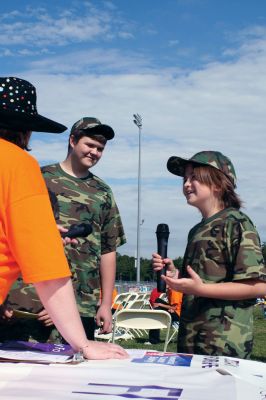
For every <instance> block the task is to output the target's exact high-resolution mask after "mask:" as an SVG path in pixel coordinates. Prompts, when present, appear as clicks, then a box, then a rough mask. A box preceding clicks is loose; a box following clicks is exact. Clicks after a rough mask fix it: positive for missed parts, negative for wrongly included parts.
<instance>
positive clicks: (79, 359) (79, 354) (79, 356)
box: [73, 344, 90, 362]
mask: <svg viewBox="0 0 266 400" xmlns="http://www.w3.org/2000/svg"><path fill="white" fill-rule="evenodd" d="M89 346H90V345H89V344H86V346H83V347H80V349H79V351H78V352H77V353H75V354H74V355H73V361H74V362H82V361H85V360H86V358H85V357H84V352H83V350H84V349H85V348H86V347H89Z"/></svg>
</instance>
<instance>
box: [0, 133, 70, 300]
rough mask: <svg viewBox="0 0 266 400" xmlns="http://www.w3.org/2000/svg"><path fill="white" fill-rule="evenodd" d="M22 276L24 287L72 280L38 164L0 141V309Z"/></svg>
mask: <svg viewBox="0 0 266 400" xmlns="http://www.w3.org/2000/svg"><path fill="white" fill-rule="evenodd" d="M20 274H21V275H22V278H23V280H24V281H25V282H27V283H29V282H31V283H34V282H40V281H44V280H49V279H56V278H63V277H67V276H70V275H71V273H70V270H69V266H68V263H67V260H66V257H65V254H64V249H63V246H62V240H61V238H60V234H59V232H58V229H57V227H56V223H55V219H54V216H53V212H52V209H51V205H50V200H49V196H48V192H47V189H46V185H45V182H44V180H43V178H42V175H41V172H40V167H39V165H38V163H37V161H36V160H35V159H34V158H33V157H31V156H30V155H29V154H27V153H26V152H25V151H24V150H22V149H20V148H19V147H18V146H16V145H14V144H12V143H9V142H8V141H6V140H3V139H0V304H2V303H3V301H4V300H5V297H6V296H7V293H8V291H9V289H10V286H11V285H12V284H13V282H14V281H15V280H16V279H17V278H18V276H19V275H20Z"/></svg>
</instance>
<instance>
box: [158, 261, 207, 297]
mask: <svg viewBox="0 0 266 400" xmlns="http://www.w3.org/2000/svg"><path fill="white" fill-rule="evenodd" d="M187 272H188V274H189V275H190V278H180V279H176V278H170V277H168V276H164V275H163V276H162V279H163V280H164V281H165V282H166V284H167V285H169V286H170V288H171V289H173V290H175V291H177V292H182V293H186V294H193V295H195V296H202V295H203V289H204V283H203V282H202V280H201V278H200V277H199V275H198V274H197V273H196V272H195V271H193V269H192V268H191V267H190V266H189V265H188V266H187Z"/></svg>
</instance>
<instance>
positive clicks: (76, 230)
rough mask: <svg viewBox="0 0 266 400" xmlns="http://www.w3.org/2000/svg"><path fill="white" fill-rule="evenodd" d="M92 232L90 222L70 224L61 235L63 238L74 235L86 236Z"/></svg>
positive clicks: (73, 236)
mask: <svg viewBox="0 0 266 400" xmlns="http://www.w3.org/2000/svg"><path fill="white" fill-rule="evenodd" d="M91 232H92V227H91V225H90V224H84V223H83V224H80V225H77V224H73V225H71V226H70V228H69V230H68V231H67V232H62V233H61V237H62V238H65V237H68V238H70V239H73V238H76V237H86V236H88V235H90V234H91Z"/></svg>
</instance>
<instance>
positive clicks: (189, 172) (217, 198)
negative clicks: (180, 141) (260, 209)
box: [152, 151, 266, 358]
mask: <svg viewBox="0 0 266 400" xmlns="http://www.w3.org/2000/svg"><path fill="white" fill-rule="evenodd" d="M167 168H168V170H169V171H170V172H171V173H173V174H175V175H178V176H182V177H183V179H184V183H183V193H184V195H185V197H186V199H187V203H188V204H189V205H192V206H194V207H197V208H198V209H199V211H200V212H201V214H202V220H201V222H200V223H199V224H197V225H196V226H194V227H193V228H192V229H191V230H190V232H189V235H188V243H187V247H186V251H185V255H184V260H183V267H182V270H181V271H180V272H178V271H177V270H176V269H175V267H174V264H173V262H172V260H171V259H169V258H166V259H162V258H161V257H160V255H158V254H156V253H155V254H153V260H152V263H153V268H154V270H155V271H159V270H160V269H162V268H163V267H164V266H165V265H166V266H167V269H168V274H169V275H170V276H167V277H166V276H163V278H162V279H164V280H165V281H166V283H167V284H168V285H169V286H170V287H171V288H172V289H174V290H176V291H180V292H183V293H184V297H183V304H182V310H181V318H180V326H179V335H178V351H179V352H183V353H192V354H206V355H218V356H220V355H226V356H232V357H239V358H249V357H250V354H251V351H252V343H253V305H254V304H255V299H256V298H257V297H260V296H262V295H265V293H266V268H265V265H264V261H263V256H262V252H261V245H260V239H259V236H258V233H257V231H256V229H255V227H254V225H253V223H252V222H251V220H250V219H249V217H248V216H247V215H245V214H244V213H242V212H241V211H239V209H240V207H241V200H240V199H239V197H238V195H237V194H236V193H235V187H236V175H235V170H234V167H233V164H232V163H231V161H230V160H229V159H228V158H227V157H225V156H224V155H223V154H221V153H220V152H216V151H202V152H199V153H197V154H195V155H194V156H193V157H192V158H190V159H188V160H187V159H183V158H180V157H175V156H173V157H171V158H170V159H169V160H168V163H167ZM171 272H172V273H171Z"/></svg>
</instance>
